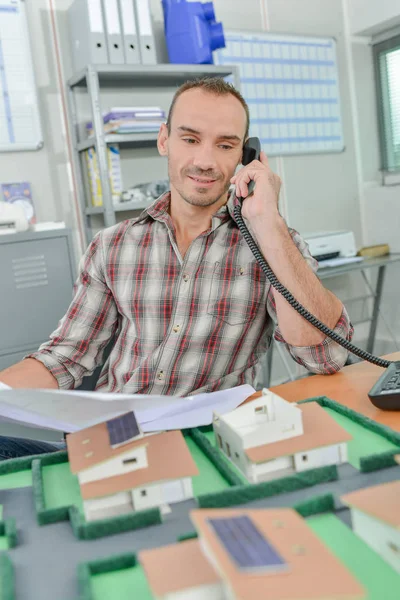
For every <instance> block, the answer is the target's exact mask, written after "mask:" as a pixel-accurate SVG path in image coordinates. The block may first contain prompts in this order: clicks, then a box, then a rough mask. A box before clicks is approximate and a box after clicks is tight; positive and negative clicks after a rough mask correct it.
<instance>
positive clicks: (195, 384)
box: [0, 79, 352, 450]
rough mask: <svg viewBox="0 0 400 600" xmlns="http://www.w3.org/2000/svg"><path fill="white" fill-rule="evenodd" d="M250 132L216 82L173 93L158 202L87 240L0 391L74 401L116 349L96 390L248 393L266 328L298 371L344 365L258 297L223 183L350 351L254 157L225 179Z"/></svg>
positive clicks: (306, 327) (290, 316) (319, 338)
mask: <svg viewBox="0 0 400 600" xmlns="http://www.w3.org/2000/svg"><path fill="white" fill-rule="evenodd" d="M248 131H249V112H248V107H247V105H246V103H245V101H244V99H243V97H242V96H241V95H240V94H239V93H238V92H237V91H236V90H235V89H234V88H233V87H232V86H230V85H229V84H227V83H226V82H224V81H223V80H221V79H203V80H198V81H196V82H188V83H186V84H184V85H183V86H181V88H179V89H178V91H177V92H176V94H175V96H174V99H173V101H172V105H171V108H170V112H169V115H168V121H167V124H166V125H162V126H161V128H160V132H159V136H158V150H159V152H160V154H161V155H162V156H166V157H167V159H168V170H169V179H170V192H169V193H167V194H165V195H163V196H162V197H161V198H159V199H158V200H157V201H155V202H154V203H153V204H152V205H151V206H150V207H149V208H148V209H146V210H145V211H143V213H142V214H141V215H140V216H139V217H138V218H134V219H129V220H127V221H124V222H123V223H120V224H118V225H115V226H113V227H111V228H108V229H106V230H103V231H101V232H100V233H99V234H97V235H96V237H95V238H94V239H93V241H92V242H91V244H90V245H89V248H88V250H87V251H86V253H85V255H84V257H83V258H82V261H81V264H80V275H79V278H78V281H77V284H76V290H75V296H74V299H73V301H72V304H71V306H70V307H69V309H68V312H67V314H66V315H65V316H64V317H63V319H62V320H61V322H60V325H59V327H58V329H57V330H56V331H55V332H54V333H53V334H52V335H51V337H50V340H49V341H48V342H46V343H44V344H43V345H42V346H41V347H40V348H39V350H38V352H36V353H34V354H32V355H30V357H27V358H25V359H24V360H23V361H22V362H20V363H18V364H16V365H14V366H13V367H10V368H9V369H6V370H5V371H3V372H2V373H0V381H3V382H4V383H6V384H8V385H10V386H11V387H15V388H16V387H31V388H38V387H41V388H58V387H59V388H66V389H67V388H76V387H78V386H79V385H80V383H81V381H82V378H83V377H84V376H85V375H88V374H90V373H92V372H93V370H94V369H95V367H96V366H97V365H99V364H100V363H101V361H102V354H103V350H104V348H105V346H106V345H107V343H108V342H109V341H110V340H111V339H114V340H115V342H114V345H113V348H112V351H111V354H110V356H109V358H108V360H107V362H106V364H105V365H104V367H103V370H102V373H101V375H100V378H99V381H98V384H97V389H98V390H101V391H105V392H125V393H142V394H168V395H181V396H184V395H188V394H192V393H195V392H200V391H213V390H216V389H221V388H228V387H233V386H236V385H239V384H242V383H254V381H255V377H256V374H257V370H258V367H259V364H260V360H261V358H262V357H263V355H264V354H265V352H266V350H267V349H268V347H269V345H270V343H271V337H272V333H273V329H274V325H275V324H277V325H278V327H277V328H276V331H275V337H276V339H277V340H278V341H281V342H284V343H285V344H286V345H287V347H288V349H289V351H290V353H291V355H292V356H293V358H294V359H295V360H296V361H297V362H298V363H300V364H302V365H304V366H305V367H306V368H307V369H309V370H310V371H312V372H315V373H333V372H335V371H337V370H339V369H340V368H341V367H342V366H343V365H344V363H345V361H346V358H347V351H346V350H344V349H343V348H341V347H340V346H338V345H337V344H336V343H335V342H333V341H331V340H330V339H329V338H325V337H324V335H323V334H322V333H321V332H319V331H318V330H317V329H315V328H314V327H313V326H312V325H310V324H309V323H307V321H305V320H304V319H303V318H302V317H301V316H300V315H299V314H298V313H297V312H295V311H294V309H292V308H291V307H290V305H289V304H288V303H287V302H286V300H284V298H282V297H281V296H280V295H279V294H278V293H276V292H275V291H274V290H273V289H272V288H271V287H270V284H269V282H268V281H267V280H266V278H265V276H264V274H263V272H262V271H261V268H260V267H259V265H258V263H257V262H256V261H255V259H254V257H253V255H252V253H251V251H250V249H249V248H248V246H247V244H246V242H245V240H244V239H243V237H242V236H241V234H240V232H239V230H238V228H237V225H236V223H235V221H234V219H233V208H234V206H235V204H236V203H237V199H236V195H235V193H234V192H233V193H232V194H229V188H230V186H231V184H234V185H235V187H236V194H237V195H238V196H242V197H246V196H247V191H248V190H247V185H248V183H249V181H250V180H254V181H255V189H254V193H253V194H252V195H251V196H249V197H248V198H247V197H246V199H245V201H244V203H243V208H242V214H243V216H244V218H245V219H246V220H247V222H248V225H249V227H250V229H251V231H252V233H253V235H254V236H255V239H256V241H257V243H258V245H259V247H260V249H261V251H262V253H263V255H264V257H265V258H266V259H267V261H268V262H269V264H270V266H271V268H272V270H273V271H274V272H275V274H276V276H277V277H278V279H279V280H280V281H281V282H282V284H283V285H285V286H286V287H287V288H288V289H289V290H290V291H291V292H292V294H293V295H294V296H295V297H296V298H297V300H299V302H301V304H303V305H304V306H305V307H306V308H307V309H308V310H309V311H310V312H311V313H313V314H314V315H315V316H316V317H318V318H319V319H320V320H321V321H322V322H323V323H325V324H326V325H328V326H329V327H331V328H332V329H335V331H337V332H338V333H339V334H341V335H342V336H343V337H346V338H347V339H351V336H352V327H351V324H350V322H349V318H348V315H347V313H346V311H345V309H344V307H343V305H342V304H341V302H340V301H339V300H338V299H337V298H336V297H335V296H334V295H333V294H332V293H331V292H330V291H328V290H326V289H325V288H324V287H323V286H322V284H321V283H320V281H319V280H318V278H317V277H316V275H315V271H316V267H317V265H316V262H315V261H314V259H313V258H312V257H311V256H310V254H309V252H308V249H307V246H306V244H305V243H304V241H303V240H302V239H301V238H300V236H299V234H298V233H297V232H295V231H294V230H289V229H288V227H287V226H286V224H285V222H284V220H283V219H282V217H281V216H280V213H279V210H278V197H279V189H280V183H281V182H280V180H279V178H278V177H277V176H276V175H275V174H274V173H273V172H272V171H271V169H270V167H269V165H268V159H267V157H266V155H265V154H264V153H263V152H262V153H261V156H260V161H253V162H252V163H250V164H249V165H247V166H246V167H243V168H242V169H241V170H240V171H238V172H237V174H236V175H234V173H235V170H236V167H237V166H238V165H239V164H240V163H241V157H242V149H243V144H244V142H245V141H246V139H247V137H248ZM46 449H48V448H46ZM36 450H37V449H36Z"/></svg>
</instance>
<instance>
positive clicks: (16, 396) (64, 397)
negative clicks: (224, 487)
mask: <svg viewBox="0 0 400 600" xmlns="http://www.w3.org/2000/svg"><path fill="white" fill-rule="evenodd" d="M254 392H255V390H254V388H253V387H252V386H251V385H247V384H246V385H241V386H239V387H235V388H232V389H228V390H221V391H219V392H213V393H209V394H198V395H195V396H188V397H186V398H180V397H176V396H150V395H145V394H105V393H100V392H79V391H62V390H30V389H27V390H25V389H24V390H20V389H1V388H0V423H1V422H7V423H8V424H9V423H14V424H18V425H24V426H27V427H36V428H37V427H39V428H41V429H43V430H46V429H47V430H53V431H54V430H56V431H61V432H66V433H68V432H73V431H78V430H80V429H84V428H85V427H90V426H91V425H95V424H96V423H101V422H102V421H107V420H108V419H112V418H114V417H117V416H118V415H122V414H124V413H126V412H129V411H135V415H136V418H137V421H138V422H139V423H140V425H141V427H142V430H143V431H144V432H153V431H166V430H171V429H185V428H188V427H198V426H200V425H209V424H211V423H212V419H213V412H214V411H215V412H217V413H219V414H224V413H227V412H230V411H231V410H234V409H235V408H237V407H238V406H239V405H240V404H242V402H244V400H246V398H248V397H249V396H251V395H252V394H254ZM8 435H13V434H12V433H11V432H10V433H9V434H8ZM26 437H29V434H26ZM42 439H46V436H44V437H42Z"/></svg>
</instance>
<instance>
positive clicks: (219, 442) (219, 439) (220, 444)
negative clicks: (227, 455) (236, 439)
mask: <svg viewBox="0 0 400 600" xmlns="http://www.w3.org/2000/svg"><path fill="white" fill-rule="evenodd" d="M217 442H218V446H219V447H220V448H222V437H221V436H220V435H219V434H218V433H217Z"/></svg>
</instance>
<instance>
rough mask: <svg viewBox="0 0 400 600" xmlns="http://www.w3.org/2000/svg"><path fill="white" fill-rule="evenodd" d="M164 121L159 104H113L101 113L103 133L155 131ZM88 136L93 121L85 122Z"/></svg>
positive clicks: (90, 133)
mask: <svg viewBox="0 0 400 600" xmlns="http://www.w3.org/2000/svg"><path fill="white" fill-rule="evenodd" d="M164 122H165V111H163V110H162V109H161V108H160V107H159V106H114V107H112V108H110V109H109V110H107V111H106V112H104V113H103V123H104V132H105V133H120V134H121V133H122V134H123V133H157V132H158V130H159V129H160V125H161V123H164ZM86 131H87V134H88V135H89V136H91V135H93V123H92V122H91V121H90V122H89V123H87V124H86Z"/></svg>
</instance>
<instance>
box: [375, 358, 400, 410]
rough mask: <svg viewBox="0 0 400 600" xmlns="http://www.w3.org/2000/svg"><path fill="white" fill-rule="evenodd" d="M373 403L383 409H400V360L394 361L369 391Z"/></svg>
mask: <svg viewBox="0 0 400 600" xmlns="http://www.w3.org/2000/svg"><path fill="white" fill-rule="evenodd" d="M368 397H369V399H370V400H371V402H372V404H373V405H374V406H376V407H377V408H381V409H382V410H400V361H396V362H394V363H392V364H391V365H390V366H389V367H388V368H387V369H386V370H385V371H384V372H383V373H382V375H381V376H380V378H379V379H378V381H377V382H376V383H375V385H374V386H373V388H372V389H371V390H370V391H369V394H368Z"/></svg>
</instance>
